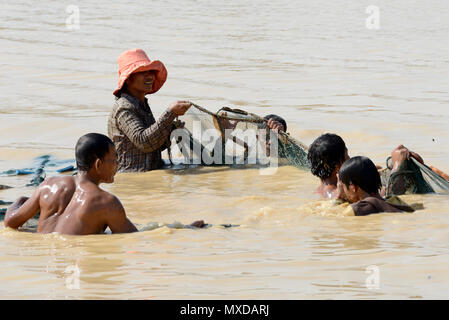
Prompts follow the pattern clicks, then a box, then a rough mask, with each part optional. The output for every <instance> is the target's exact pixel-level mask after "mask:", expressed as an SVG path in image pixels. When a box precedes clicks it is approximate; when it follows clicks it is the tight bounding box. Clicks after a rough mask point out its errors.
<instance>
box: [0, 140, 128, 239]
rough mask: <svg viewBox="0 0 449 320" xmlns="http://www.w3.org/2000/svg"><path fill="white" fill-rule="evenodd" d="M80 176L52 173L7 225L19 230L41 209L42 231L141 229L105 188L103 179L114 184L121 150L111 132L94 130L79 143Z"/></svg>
mask: <svg viewBox="0 0 449 320" xmlns="http://www.w3.org/2000/svg"><path fill="white" fill-rule="evenodd" d="M75 155H76V164H77V167H78V173H77V175H76V176H64V177H51V178H48V179H46V180H45V181H44V182H43V183H41V184H40V185H39V187H38V188H37V189H36V190H35V191H34V193H33V195H32V196H31V198H26V197H21V198H19V199H18V200H17V201H16V202H15V203H14V204H13V205H12V206H11V207H9V208H8V210H7V212H6V216H5V221H4V224H5V227H10V228H13V229H18V228H19V227H21V226H22V225H23V224H24V223H25V222H26V221H27V220H29V219H30V218H32V217H33V216H34V215H36V214H37V213H39V212H40V216H39V224H38V228H37V232H38V233H52V232H58V233H61V234H71V235H87V234H98V233H103V232H104V230H105V229H106V228H107V227H109V229H110V230H111V232H112V233H128V232H135V231H137V229H136V227H135V226H134V224H133V223H132V222H131V221H130V220H129V219H128V218H127V217H126V213H125V209H124V208H123V206H122V204H121V202H120V200H119V199H118V198H117V197H115V196H114V195H112V194H110V193H109V192H106V191H104V190H102V189H101V188H100V187H99V185H100V184H101V183H113V182H114V176H115V174H116V172H117V167H118V163H117V154H116V150H115V147H114V144H113V143H112V141H111V140H110V139H109V138H108V137H106V136H105V135H102V134H98V133H89V134H86V135H84V136H82V137H81V138H80V139H79V140H78V142H77V144H76V147H75Z"/></svg>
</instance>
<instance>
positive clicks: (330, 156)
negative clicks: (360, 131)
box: [307, 133, 448, 199]
mask: <svg viewBox="0 0 449 320" xmlns="http://www.w3.org/2000/svg"><path fill="white" fill-rule="evenodd" d="M307 157H308V159H309V162H310V165H311V171H312V174H313V175H314V176H317V177H319V178H320V180H321V185H320V186H319V187H318V189H317V193H319V194H320V195H322V196H323V197H325V198H329V199H335V198H338V197H339V195H340V194H341V190H339V189H338V188H337V180H338V178H337V174H338V171H339V170H340V168H341V166H342V165H343V163H345V161H347V160H348V159H349V154H348V149H347V148H346V145H345V142H344V141H343V139H342V138H341V137H340V136H338V135H336V134H331V133H326V134H323V135H321V136H320V137H318V138H317V139H316V140H315V141H314V142H313V143H312V144H311V145H310V148H309V152H308V155H307ZM411 157H413V158H414V159H416V160H417V161H419V162H420V163H422V164H424V160H423V159H422V158H421V156H420V155H419V154H417V153H415V152H413V151H410V150H408V149H407V148H406V147H404V146H403V145H400V146H398V147H397V148H396V149H394V150H393V151H392V153H391V160H392V169H391V173H393V172H396V171H398V170H399V169H400V167H401V164H402V163H403V162H404V161H406V160H408V159H410V158H411ZM431 168H432V170H433V171H434V172H436V173H437V174H439V175H440V176H442V177H443V178H445V179H446V180H447V178H446V177H448V176H447V175H446V174H445V173H443V172H441V171H439V170H438V169H436V168H433V167H431ZM377 169H382V168H381V167H379V166H377ZM391 173H390V174H391ZM401 183H402V182H401V179H399V180H397V182H396V185H395V189H397V190H402V191H404V192H405V190H404V188H401ZM402 193H403V192H402ZM402 193H401V192H399V193H398V194H402Z"/></svg>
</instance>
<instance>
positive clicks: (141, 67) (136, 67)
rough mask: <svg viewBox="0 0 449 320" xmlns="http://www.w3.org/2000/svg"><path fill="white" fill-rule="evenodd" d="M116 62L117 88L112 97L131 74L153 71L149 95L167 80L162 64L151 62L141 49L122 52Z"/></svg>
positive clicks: (165, 70)
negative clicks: (154, 73) (152, 81)
mask: <svg viewBox="0 0 449 320" xmlns="http://www.w3.org/2000/svg"><path fill="white" fill-rule="evenodd" d="M117 62H118V76H119V78H118V88H117V89H116V90H115V91H114V95H117V93H118V92H119V91H120V89H122V87H123V84H124V83H125V81H126V79H128V78H129V76H130V75H131V74H132V73H136V72H142V71H148V70H155V71H156V79H155V80H154V83H153V88H152V89H151V92H150V93H155V92H156V91H158V90H159V89H160V88H161V87H162V85H163V84H164V82H165V80H167V69H166V68H165V66H164V64H163V63H162V62H160V61H158V60H154V61H151V60H150V59H149V58H148V56H147V55H146V53H145V51H143V50H142V49H131V50H127V51H125V52H123V53H122V54H121V55H120V56H119V57H118V59H117Z"/></svg>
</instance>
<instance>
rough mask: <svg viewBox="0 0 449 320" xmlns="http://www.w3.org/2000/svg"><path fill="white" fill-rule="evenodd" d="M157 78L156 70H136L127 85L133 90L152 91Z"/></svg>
mask: <svg viewBox="0 0 449 320" xmlns="http://www.w3.org/2000/svg"><path fill="white" fill-rule="evenodd" d="M155 80H156V72H155V71H154V70H149V71H142V72H136V73H133V74H131V76H130V77H129V78H128V79H127V80H126V85H127V87H128V88H129V89H131V90H133V91H138V92H143V93H145V94H147V93H150V92H151V90H152V89H153V84H154V81H155Z"/></svg>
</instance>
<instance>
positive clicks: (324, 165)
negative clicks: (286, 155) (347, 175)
mask: <svg viewBox="0 0 449 320" xmlns="http://www.w3.org/2000/svg"><path fill="white" fill-rule="evenodd" d="M345 155H346V145H345V142H344V141H343V139H342V138H341V137H340V136H338V135H336V134H332V133H326V134H323V135H321V136H319V137H318V138H317V139H316V140H315V141H314V142H313V143H312V144H311V145H310V147H309V153H308V154H307V158H308V159H309V162H310V165H311V168H310V170H311V171H312V174H313V175H314V176H317V177H319V178H320V179H327V178H329V177H330V176H331V175H332V172H334V170H335V168H336V167H337V166H338V165H341V164H342V163H343V162H344V161H345Z"/></svg>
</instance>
